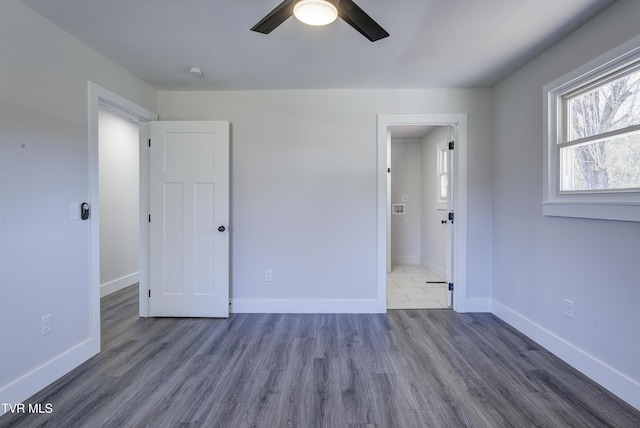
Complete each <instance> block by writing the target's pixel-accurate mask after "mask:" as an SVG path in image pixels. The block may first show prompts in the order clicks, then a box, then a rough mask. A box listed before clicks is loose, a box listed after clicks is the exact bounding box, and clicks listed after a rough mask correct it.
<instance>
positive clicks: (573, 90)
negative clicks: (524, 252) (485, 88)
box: [543, 38, 640, 221]
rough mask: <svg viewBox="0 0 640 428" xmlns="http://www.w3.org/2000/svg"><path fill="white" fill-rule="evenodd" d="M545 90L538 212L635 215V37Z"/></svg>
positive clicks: (638, 107) (638, 119)
mask: <svg viewBox="0 0 640 428" xmlns="http://www.w3.org/2000/svg"><path fill="white" fill-rule="evenodd" d="M545 95H546V97H547V102H546V103H545V104H546V105H545V108H546V110H547V111H546V114H545V118H546V119H547V125H546V127H547V131H548V132H547V144H545V149H546V150H545V158H546V161H545V166H546V168H545V189H544V190H545V200H544V203H543V212H544V214H545V215H559V216H567V217H584V218H600V219H610V220H626V221H640V38H636V39H634V40H632V41H631V42H629V43H627V44H625V45H623V46H621V47H620V48H618V49H616V50H614V51H612V52H610V53H609V54H607V55H605V56H603V57H601V58H599V59H597V60H595V61H594V62H592V63H589V64H587V65H586V66H585V67H582V68H581V69H579V70H576V71H574V72H573V73H570V74H569V75H567V76H564V77H563V78H561V79H558V80H557V81H555V82H553V83H550V84H549V85H546V86H545Z"/></svg>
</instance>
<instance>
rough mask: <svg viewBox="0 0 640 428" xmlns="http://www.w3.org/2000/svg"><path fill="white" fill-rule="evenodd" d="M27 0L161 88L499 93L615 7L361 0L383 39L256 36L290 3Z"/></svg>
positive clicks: (304, 33)
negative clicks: (506, 81) (196, 72)
mask: <svg viewBox="0 0 640 428" xmlns="http://www.w3.org/2000/svg"><path fill="white" fill-rule="evenodd" d="M21 1H22V3H24V4H26V5H27V6H29V7H31V8H32V9H34V10H35V11H36V12H38V13H40V14H42V15H43V16H45V17H46V18H48V19H49V20H51V21H52V22H54V23H55V24H57V25H59V26H60V27H62V28H64V29H65V30H66V31H68V32H69V33H71V34H72V35H74V36H75V37H76V38H78V39H80V40H82V41H83V42H85V43H86V44H88V45H89V46H91V47H93V48H94V49H96V50H97V51H99V52H101V53H102V54H104V55H105V56H107V57H108V58H110V59H112V60H113V61H114V62H116V63H118V64H120V65H121V66H122V67H124V68H125V69H127V70H129V71H130V72H131V73H133V74H135V75H136V76H138V77H139V78H140V79H142V80H143V81H145V82H147V83H148V84H150V85H151V86H153V87H155V88H157V89H159V90H204V89H215V90H225V89H302V88H305V89H328V88H417V87H420V88H436V87H459V88H467V87H491V86H493V85H495V84H496V83H497V82H499V81H500V80H501V79H503V78H504V77H506V76H508V75H509V74H510V73H512V72H513V71H515V70H516V69H518V68H519V67H520V66H522V65H523V64H524V63H526V62H527V61H529V60H530V59H532V58H533V57H534V56H535V55H537V54H538V53H540V52H541V51H542V50H544V49H545V48H547V47H549V46H550V45H551V44H553V43H554V42H555V41H557V40H559V39H560V38H561V37H563V36H564V35H566V34H568V33H569V32H571V31H573V30H574V29H576V28H577V27H578V26H580V25H581V24H582V23H584V22H585V21H586V20H588V19H589V18H591V17H593V16H594V15H595V14H597V13H598V12H600V11H601V10H603V9H604V8H605V7H607V6H608V5H610V4H611V3H613V2H614V1H615V0H398V1H393V2H392V1H389V0H355V1H356V3H357V4H358V5H359V6H360V7H361V8H362V9H364V10H365V12H367V13H368V14H369V15H370V16H371V17H372V18H373V19H375V20H376V21H377V22H378V23H379V24H380V25H381V26H382V27H383V28H384V29H386V30H387V31H388V32H389V33H390V34H391V35H390V37H388V38H386V39H382V40H380V41H377V42H375V43H371V42H370V41H368V40H367V39H365V38H364V37H363V36H361V35H360V34H359V33H358V32H356V31H355V30H354V29H353V28H351V27H350V26H349V25H348V24H346V23H345V22H344V21H342V20H338V21H336V22H334V23H333V24H331V25H329V26H327V27H309V26H305V25H304V24H302V23H300V22H298V21H297V20H296V19H295V18H289V19H288V20H287V21H285V22H284V23H283V24H282V25H280V27H278V28H276V29H275V30H274V31H273V32H272V33H271V34H269V35H264V34H260V33H256V32H253V31H250V30H249V29H250V28H251V27H252V26H253V25H254V24H256V23H257V22H258V21H259V20H260V19H262V17H264V16H265V15H266V14H267V13H268V12H270V11H271V10H272V9H273V8H274V7H276V6H277V5H278V4H279V3H280V1H281V0H133V1H132V0H101V1H99V0H53V1H52V0H21ZM189 66H198V67H201V68H202V69H203V71H204V75H203V76H202V77H200V78H195V77H193V76H191V75H190V74H189V72H188V68H189Z"/></svg>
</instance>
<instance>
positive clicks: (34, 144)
mask: <svg viewBox="0 0 640 428" xmlns="http://www.w3.org/2000/svg"><path fill="white" fill-rule="evenodd" d="M0 52H2V60H1V61H0V129H1V130H2V132H0V236H1V239H0V287H1V289H2V296H1V298H0V325H2V326H3V327H4V328H3V336H2V345H1V346H0V402H2V403H16V402H20V401H22V400H24V399H26V398H27V397H29V396H30V395H31V394H33V393H35V392H36V391H38V390H39V389H41V388H42V387H44V386H45V385H47V384H49V383H50V382H51V381H53V380H54V379H55V378H57V377H59V376H61V375H62V374H64V373H65V372H66V371H68V370H69V369H71V368H73V367H74V366H75V365H77V364H79V363H80V362H81V361H83V360H84V359H86V358H88V357H89V356H90V355H91V354H92V353H94V352H95V350H96V349H97V348H98V346H99V339H98V338H95V337H93V338H92V337H90V328H91V319H92V318H91V313H90V304H89V302H90V287H89V221H70V203H72V202H77V203H80V202H82V201H85V200H88V188H89V186H88V181H89V180H88V153H87V147H88V144H87V134H88V129H87V125H88V118H87V81H88V80H92V81H95V82H96V83H99V84H100V85H102V86H104V87H107V88H110V89H111V90H113V91H116V92H118V93H120V94H123V95H126V96H127V97H128V98H130V99H131V100H132V101H135V102H137V103H138V104H140V105H142V106H144V107H146V108H148V109H151V110H155V107H156V101H157V99H156V96H157V94H156V92H155V91H154V90H153V89H152V88H150V87H148V86H147V85H145V84H143V83H142V82H140V81H139V80H137V79H136V78H134V77H133V76H132V75H131V74H129V73H127V72H126V71H124V70H123V69H122V68H120V67H118V66H116V65H115V64H113V63H112V62H110V61H109V60H107V59H106V58H104V57H103V56H100V55H98V54H97V53H95V52H94V51H92V50H91V49H90V48H88V47H87V46H86V45H84V44H82V43H80V42H78V41H77V40H76V39H73V38H72V37H70V36H69V35H68V34H67V33H66V32H64V31H62V30H60V29H59V28H58V27H56V26H54V25H53V24H51V23H50V22H49V21H47V20H45V19H43V18H42V17H41V16H39V15H37V14H36V13H34V12H33V11H32V10H31V9H29V8H27V7H25V6H24V5H22V4H21V3H19V2H17V1H15V0H5V1H2V2H0ZM49 313H50V314H52V329H53V331H52V333H51V334H49V335H46V336H43V337H41V336H40V316H42V315H44V314H49Z"/></svg>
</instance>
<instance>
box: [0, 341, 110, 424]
mask: <svg viewBox="0 0 640 428" xmlns="http://www.w3.org/2000/svg"><path fill="white" fill-rule="evenodd" d="M98 352H100V338H89V339H87V340H86V341H84V342H82V343H80V344H78V345H77V346H75V347H73V348H71V349H69V350H68V351H66V352H65V353H63V354H60V355H59V356H57V357H55V358H53V359H52V360H50V361H47V362H46V363H44V364H43V365H41V366H39V367H36V368H35V369H33V370H32V371H30V372H29V373H27V374H25V375H23V376H21V377H20V378H18V379H16V380H14V381H13V382H11V383H9V384H8V385H4V386H2V387H0V403H10V404H18V403H23V402H24V401H25V400H27V399H28V398H29V397H31V396H32V395H33V394H35V393H36V392H38V391H40V390H42V389H43V388H45V387H46V386H48V385H50V384H51V383H53V382H55V381H56V380H58V379H59V378H61V377H62V376H64V375H65V374H67V373H69V372H70V371H71V370H73V369H75V368H76V367H78V366H79V365H80V364H82V363H84V362H85V361H87V360H88V359H89V358H91V357H93V356H94V355H96V354H97V353H98ZM3 413H4V409H3V408H0V415H2V414H3Z"/></svg>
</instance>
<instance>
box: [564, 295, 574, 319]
mask: <svg viewBox="0 0 640 428" xmlns="http://www.w3.org/2000/svg"><path fill="white" fill-rule="evenodd" d="M564 316H565V317H567V318H571V319H573V300H569V299H564Z"/></svg>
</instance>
